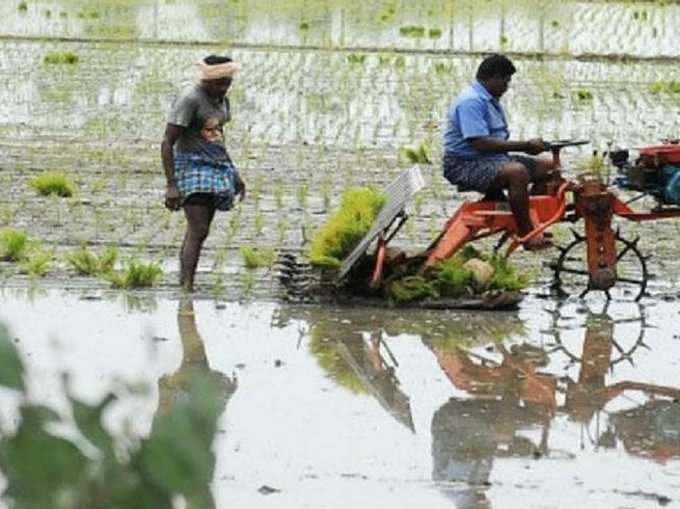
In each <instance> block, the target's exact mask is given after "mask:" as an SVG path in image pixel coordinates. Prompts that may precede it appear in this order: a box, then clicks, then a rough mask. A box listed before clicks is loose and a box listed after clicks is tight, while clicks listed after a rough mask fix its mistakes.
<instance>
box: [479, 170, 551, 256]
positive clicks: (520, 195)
mask: <svg viewBox="0 0 680 509" xmlns="http://www.w3.org/2000/svg"><path fill="white" fill-rule="evenodd" d="M497 187H500V188H502V189H507V190H508V201H509V202H510V210H512V214H513V215H514V216H515V221H516V222H517V230H518V233H519V235H520V236H521V237H524V236H526V235H527V234H529V233H530V232H531V231H532V230H533V229H534V225H533V223H532V222H531V218H530V217H529V191H528V187H529V171H528V170H527V169H526V167H525V166H524V165H523V164H521V163H518V162H516V161H511V162H509V163H506V164H504V165H503V167H502V168H501V169H500V171H499V172H498V176H497V177H496V180H495V181H494V183H493V185H492V189H493V188H497ZM487 192H488V191H487ZM549 246H550V243H549V242H547V241H546V240H545V239H544V238H536V239H532V240H530V241H528V242H527V243H526V244H525V248H526V249H529V250H535V249H543V248H545V247H549Z"/></svg>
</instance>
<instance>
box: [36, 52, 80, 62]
mask: <svg viewBox="0 0 680 509" xmlns="http://www.w3.org/2000/svg"><path fill="white" fill-rule="evenodd" d="M79 61H80V57H79V56H78V55H77V54H76V53H74V52H72V51H50V52H49V53H47V54H46V55H45V57H44V58H43V62H44V63H45V64H49V65H73V64H77V63H78V62H79Z"/></svg>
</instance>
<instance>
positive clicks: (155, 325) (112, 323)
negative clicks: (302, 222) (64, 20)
mask: <svg viewBox="0 0 680 509" xmlns="http://www.w3.org/2000/svg"><path fill="white" fill-rule="evenodd" d="M0 320H2V321H4V322H7V323H9V325H10V326H11V328H12V330H13V335H14V336H15V337H16V338H18V341H19V343H18V344H19V345H20V347H21V350H22V352H23V354H24V358H25V360H26V363H27V365H28V368H29V372H30V375H31V382H30V391H31V394H32V395H33V396H34V397H35V399H37V400H40V401H45V402H48V403H50V404H52V405H55V406H60V391H59V390H58V386H59V384H58V382H57V381H58V377H59V373H60V372H61V371H63V370H67V371H69V372H70V373H71V375H72V376H73V380H74V388H75V390H76V392H77V393H78V394H79V395H81V396H84V397H87V398H95V397H96V396H98V395H101V394H102V393H103V391H104V390H105V389H106V388H108V387H110V386H111V383H112V381H113V380H117V379H121V378H122V379H124V380H127V381H143V382H145V383H146V384H147V386H148V393H147V394H146V396H138V397H130V398H127V399H124V401H123V403H121V404H120V405H118V407H117V408H116V410H115V412H114V413H113V414H112V415H110V416H109V418H110V425H111V426H113V427H119V426H122V425H123V424H122V423H123V422H124V421H125V420H126V419H127V420H129V421H130V425H131V426H132V428H133V429H134V430H135V431H136V432H138V433H141V434H144V433H147V432H148V430H149V428H150V425H151V421H152V419H153V416H154V413H155V412H156V411H158V408H159V403H158V401H159V397H161V396H163V397H168V396H172V391H173V390H174V389H173V387H176V386H175V385H173V382H172V380H173V379H174V378H176V377H179V376H181V373H182V370H183V369H187V367H189V366H194V367H195V366H196V365H201V366H204V367H205V369H206V370H207V369H211V370H214V371H217V372H220V373H222V374H223V375H225V378H224V379H225V384H224V391H225V399H226V400H227V404H226V409H225V411H224V414H223V415H222V417H221V420H220V433H219V434H218V437H217V439H216V443H215V450H216V452H217V456H218V460H217V468H216V473H215V478H214V480H213V483H212V489H213V491H214V493H215V496H216V498H217V501H218V507H277V508H296V509H297V508H305V507H309V508H318V507H327V508H336V507H337V508H340V507H347V505H348V504H352V505H354V506H356V507H367V506H368V505H367V503H368V501H369V500H370V501H371V502H370V507H385V508H388V507H390V508H398V507H433V508H440V507H441V508H451V507H459V508H462V507H466V508H467V507H469V508H473V507H474V508H478V507H503V508H506V507H512V508H515V507H517V508H527V507H574V506H581V507H658V506H659V504H662V505H665V504H668V503H669V504H670V505H669V507H674V506H676V505H677V504H679V503H680V501H679V499H678V495H677V494H678V493H680V406H678V405H680V403H678V401H680V400H679V398H680V379H678V376H677V373H678V368H679V367H680V357H679V356H678V354H677V352H678V342H679V341H680V334H679V332H678V328H677V323H678V321H679V320H680V314H679V312H678V307H677V305H675V304H669V303H648V304H647V305H646V306H642V307H640V306H637V305H633V304H631V305H624V304H611V305H610V306H608V307H603V306H602V305H596V304H593V305H592V306H585V305H583V304H582V303H578V302H575V301H574V302H571V301H567V302H565V303H563V304H562V305H560V306H556V305H554V304H553V303H546V302H545V301H543V300H538V299H535V298H530V299H528V300H527V301H526V302H525V303H524V304H523V306H522V308H521V310H520V311H519V312H518V313H462V312H431V313H423V312H422V311H419V312H417V313H414V312H408V311H399V312H397V311H385V310H379V311H378V310H375V309H368V308H356V309H332V308H321V307H314V306H307V307H293V306H280V305H277V304H262V303H261V304H251V305H247V306H243V305H239V304H226V305H220V306H216V305H215V303H214V302H213V301H210V300H196V301H194V302H187V301H177V300H167V299H158V300H155V301H147V302H146V305H145V306H143V307H139V306H137V307H134V306H132V307H131V306H130V303H129V302H128V303H126V302H125V301H123V300H120V299H118V300H106V299H105V300H100V301H98V300H83V299H81V298H78V297H77V296H76V295H74V294H72V293H71V294H64V293H61V292H55V291H51V292H45V293H42V294H38V295H33V296H27V295H26V294H25V293H24V292H14V291H12V292H6V293H5V294H4V295H3V296H2V298H0ZM262 486H268V487H270V488H274V489H276V490H280V491H278V492H275V493H272V494H270V495H264V494H262V493H261V492H260V491H258V489H260V488H261V487H262Z"/></svg>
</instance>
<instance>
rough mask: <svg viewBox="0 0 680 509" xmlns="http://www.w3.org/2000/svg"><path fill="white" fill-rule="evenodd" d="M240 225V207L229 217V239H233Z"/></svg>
mask: <svg viewBox="0 0 680 509" xmlns="http://www.w3.org/2000/svg"><path fill="white" fill-rule="evenodd" d="M240 226H241V209H238V210H237V211H235V212H234V213H233V214H232V215H231V217H230V218H229V231H228V235H229V239H233V238H234V237H235V236H236V234H237V233H238V230H239V228H240Z"/></svg>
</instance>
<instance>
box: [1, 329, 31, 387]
mask: <svg viewBox="0 0 680 509" xmlns="http://www.w3.org/2000/svg"><path fill="white" fill-rule="evenodd" d="M0 386H3V387H9V388H10V389H15V390H18V391H21V392H24V391H25V390H26V386H25V384H24V364H23V362H22V361H21V357H20V356H19V352H18V351H17V349H16V347H15V346H14V343H12V340H11V339H10V335H9V330H8V329H7V327H5V326H4V325H3V324H1V323H0Z"/></svg>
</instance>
